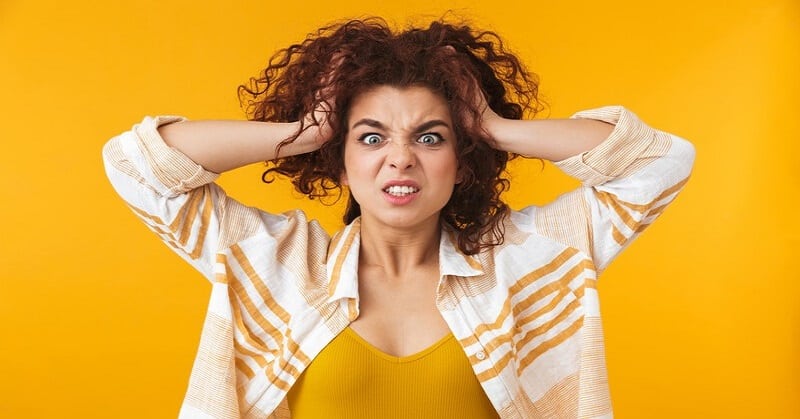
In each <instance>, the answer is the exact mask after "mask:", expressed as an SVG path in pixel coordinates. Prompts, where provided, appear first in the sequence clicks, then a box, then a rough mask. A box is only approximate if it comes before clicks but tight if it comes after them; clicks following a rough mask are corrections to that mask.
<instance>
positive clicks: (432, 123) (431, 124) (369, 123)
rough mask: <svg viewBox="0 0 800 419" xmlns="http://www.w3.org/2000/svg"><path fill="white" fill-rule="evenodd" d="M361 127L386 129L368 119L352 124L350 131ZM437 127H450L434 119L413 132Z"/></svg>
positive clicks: (377, 122)
mask: <svg viewBox="0 0 800 419" xmlns="http://www.w3.org/2000/svg"><path fill="white" fill-rule="evenodd" d="M361 125H366V126H368V127H372V128H377V129H380V130H386V127H385V126H384V125H383V124H381V123H380V121H376V120H374V119H369V118H364V119H359V120H358V121H357V122H356V123H355V124H353V126H352V127H350V129H355V128H357V127H359V126H361ZM439 126H443V127H445V128H450V125H447V122H444V121H442V120H441V119H434V120H431V121H428V122H425V123H423V124H422V125H420V126H418V127H417V128H416V129H415V130H414V133H415V134H422V133H423V132H425V131H428V130H430V129H431V128H433V127H439Z"/></svg>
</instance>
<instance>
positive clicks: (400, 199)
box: [383, 191, 418, 205]
mask: <svg viewBox="0 0 800 419" xmlns="http://www.w3.org/2000/svg"><path fill="white" fill-rule="evenodd" d="M417 195H418V192H412V193H409V194H405V195H392V194H390V193H389V192H386V191H383V197H384V198H385V199H386V200H387V201H388V202H389V203H390V204H392V205H406V204H410V203H411V202H412V201H414V200H415V199H417Z"/></svg>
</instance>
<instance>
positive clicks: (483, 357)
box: [475, 351, 486, 361]
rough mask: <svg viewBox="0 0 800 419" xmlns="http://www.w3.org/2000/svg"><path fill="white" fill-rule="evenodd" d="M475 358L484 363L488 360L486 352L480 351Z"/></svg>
mask: <svg viewBox="0 0 800 419" xmlns="http://www.w3.org/2000/svg"><path fill="white" fill-rule="evenodd" d="M475 358H478V359H479V360H481V361H483V360H484V359H486V352H483V351H478V353H476V354H475Z"/></svg>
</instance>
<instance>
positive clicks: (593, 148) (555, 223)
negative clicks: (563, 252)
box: [486, 106, 694, 271]
mask: <svg viewBox="0 0 800 419" xmlns="http://www.w3.org/2000/svg"><path fill="white" fill-rule="evenodd" d="M494 122H495V123H497V122H500V124H499V126H500V127H501V128H505V129H506V131H502V130H501V129H499V128H497V127H498V125H494V126H491V125H490V126H489V127H487V128H486V129H487V131H488V132H489V133H490V135H493V136H495V137H494V138H495V141H496V144H497V147H498V148H502V149H503V150H506V151H512V152H515V153H519V154H523V155H528V156H532V157H541V158H545V159H550V160H553V161H554V163H555V164H556V166H558V167H559V168H560V169H561V170H562V171H564V172H565V173H566V174H568V175H570V176H572V177H574V178H576V179H578V180H580V181H581V184H582V187H580V188H577V189H575V190H573V191H571V192H569V193H565V194H563V195H561V196H560V197H558V198H557V199H556V200H555V201H553V202H551V203H549V204H547V205H545V206H530V207H527V208H525V209H522V210H521V212H520V213H519V215H520V216H521V218H518V220H519V222H520V223H524V224H528V225H532V226H534V227H533V228H534V229H535V231H537V232H538V233H539V234H543V235H545V236H548V237H550V238H552V239H555V240H557V241H560V242H562V243H564V244H567V245H569V246H572V247H575V248H578V249H580V250H582V251H584V252H585V253H586V254H589V255H591V257H592V261H593V263H594V264H595V267H596V268H597V269H598V271H602V270H603V269H604V268H605V267H606V266H607V265H608V263H609V262H611V260H612V259H613V258H614V257H615V256H616V255H617V254H618V253H619V252H620V251H621V250H622V249H624V248H625V247H626V246H627V245H628V244H630V243H631V241H632V240H633V239H635V238H636V237H637V236H638V235H639V233H641V232H642V231H643V230H644V229H645V228H646V227H647V226H649V225H650V224H651V223H652V222H653V221H655V219H656V218H658V217H659V215H661V213H662V212H663V211H664V209H665V208H666V207H667V205H668V204H669V203H670V202H671V201H672V200H673V199H675V197H676V195H677V194H678V193H679V192H680V191H681V189H682V188H683V186H684V185H685V184H686V181H687V180H688V177H689V175H690V173H691V168H692V163H693V161H694V148H693V147H692V145H691V144H690V143H689V142H687V141H686V140H684V139H682V138H680V137H677V136H675V135H672V134H669V133H666V132H663V131H660V130H657V129H653V128H651V127H649V126H648V125H646V124H645V123H643V122H642V121H641V120H639V118H638V117H637V116H636V115H634V114H633V113H631V112H630V111H628V110H626V109H624V108H622V107H620V106H609V107H605V108H599V109H592V110H588V111H583V112H579V113H578V114H576V115H574V116H573V117H572V119H570V120H566V121H565V120H550V121H548V120H543V121H521V122H519V123H513V124H512V123H510V122H507V121H494ZM509 127H510V128H509ZM492 129H494V131H492ZM498 135H507V136H508V137H505V138H504V137H497V136H498ZM540 135H541V136H540Z"/></svg>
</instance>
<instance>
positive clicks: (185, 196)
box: [103, 116, 287, 281]
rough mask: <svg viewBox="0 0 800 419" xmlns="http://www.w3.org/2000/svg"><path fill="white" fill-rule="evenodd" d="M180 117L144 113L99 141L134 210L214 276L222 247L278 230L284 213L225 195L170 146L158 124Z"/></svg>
mask: <svg viewBox="0 0 800 419" xmlns="http://www.w3.org/2000/svg"><path fill="white" fill-rule="evenodd" d="M182 120H184V118H181V117H175V116H162V117H147V118H145V119H144V120H143V121H142V122H141V123H139V124H137V125H135V126H134V127H133V128H132V129H131V130H130V131H127V132H125V133H123V134H120V135H118V136H116V137H114V138H112V139H111V140H109V141H108V143H106V145H105V146H104V147H103V161H104V164H105V169H106V174H107V176H108V178H109V180H110V181H111V184H112V186H113V187H114V189H115V190H116V192H117V193H118V194H119V195H120V196H121V197H122V199H123V200H124V201H125V202H126V203H127V205H128V206H129V207H130V208H131V209H132V210H133V212H134V213H135V214H136V215H137V216H138V217H139V218H140V219H141V220H142V221H143V222H144V223H145V224H146V225H147V226H148V227H149V228H150V229H151V230H152V231H153V232H155V233H156V234H157V235H158V236H159V238H160V239H161V240H162V241H164V242H165V243H166V244H167V245H168V246H169V247H170V248H172V249H173V250H174V251H175V252H176V253H178V254H179V255H180V256H181V257H183V258H184V259H185V260H186V261H187V262H189V263H190V264H191V265H192V266H193V267H194V268H196V269H197V270H198V271H200V272H201V273H202V274H203V275H204V276H205V277H206V278H208V279H209V280H210V281H213V280H214V278H215V273H214V265H215V258H216V254H217V252H218V251H219V249H221V248H225V247H227V246H229V245H231V244H233V243H236V242H238V241H241V240H244V239H245V238H247V237H249V236H253V235H256V234H259V233H261V232H266V233H269V232H270V231H271V230H272V231H274V232H277V231H279V230H281V229H282V228H283V227H284V226H285V225H286V219H287V217H286V216H283V215H272V214H267V213H264V212H262V211H259V210H257V209H254V208H251V207H246V206H244V205H242V204H240V203H239V202H237V201H235V200H233V199H230V198H229V197H227V195H226V194H225V192H224V191H223V190H222V188H220V187H219V186H218V185H217V184H215V183H213V182H214V181H215V180H216V179H217V177H218V175H217V174H215V173H212V172H210V171H208V170H206V169H204V168H203V167H201V166H200V165H198V164H197V163H195V162H194V161H192V160H191V159H190V158H189V157H188V156H186V155H185V154H183V153H181V152H180V151H178V150H177V149H175V148H172V147H170V146H168V145H167V144H166V143H164V140H163V139H162V138H161V136H160V135H159V133H158V127H159V126H160V125H164V124H168V123H174V122H179V121H182Z"/></svg>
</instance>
